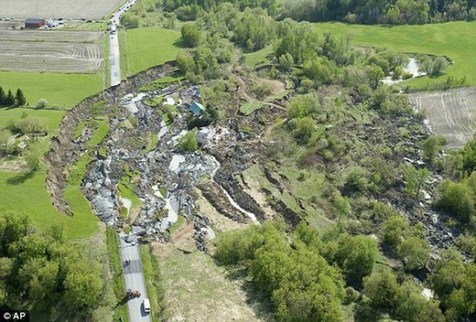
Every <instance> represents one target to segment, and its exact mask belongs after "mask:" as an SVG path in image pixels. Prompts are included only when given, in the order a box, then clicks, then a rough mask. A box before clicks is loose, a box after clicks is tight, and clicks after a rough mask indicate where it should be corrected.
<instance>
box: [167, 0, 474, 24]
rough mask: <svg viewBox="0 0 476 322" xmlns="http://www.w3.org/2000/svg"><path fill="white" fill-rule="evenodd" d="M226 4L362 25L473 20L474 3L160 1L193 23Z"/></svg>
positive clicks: (297, 17)
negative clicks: (201, 16)
mask: <svg viewBox="0 0 476 322" xmlns="http://www.w3.org/2000/svg"><path fill="white" fill-rule="evenodd" d="M225 2H229V3H230V4H231V5H232V6H233V7H235V8H238V9H239V10H244V9H245V8H246V7H249V8H263V9H265V10H266V11H267V12H268V13H269V14H270V15H271V16H273V17H274V18H276V19H278V20H280V19H284V18H287V17H288V18H292V19H294V20H298V21H303V20H305V21H329V20H341V21H346V22H349V23H364V24H375V23H384V24H423V23H428V22H432V23H438V22H445V21H455V20H476V1H474V0H425V1H415V0H381V1H375V0H352V1H343V0H285V1H278V0H255V1H250V0H234V1H224V0H205V1H198V2H197V1H193V0H185V1H183V0H180V1H179V0H163V1H162V4H163V6H164V9H165V11H167V12H174V13H175V14H176V15H177V18H178V19H180V20H196V19H197V18H198V17H199V16H200V15H202V14H203V13H204V12H211V11H213V10H214V9H215V8H216V7H218V6H220V5H222V4H223V3H225Z"/></svg>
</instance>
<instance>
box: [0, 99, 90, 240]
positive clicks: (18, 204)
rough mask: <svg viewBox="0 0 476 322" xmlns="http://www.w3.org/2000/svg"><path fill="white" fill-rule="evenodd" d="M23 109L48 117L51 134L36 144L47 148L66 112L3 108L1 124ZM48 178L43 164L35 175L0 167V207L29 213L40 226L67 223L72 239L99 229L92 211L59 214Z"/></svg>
mask: <svg viewBox="0 0 476 322" xmlns="http://www.w3.org/2000/svg"><path fill="white" fill-rule="evenodd" d="M23 112H25V113H26V114H28V116H33V117H40V118H43V119H44V120H45V122H46V128H47V131H48V136H47V137H45V138H38V139H37V142H36V143H35V145H36V146H37V148H38V149H39V150H40V152H46V150H47V149H48V144H49V138H50V137H51V136H52V135H55V134H57V132H58V126H59V123H60V121H61V118H62V117H63V115H64V113H65V112H64V111H55V110H32V109H26V108H21V109H18V108H17V109H0V128H3V127H5V126H6V125H7V124H8V123H9V121H10V120H14V119H18V118H20V116H21V114H23ZM45 179H46V171H45V169H44V166H42V169H40V170H39V171H37V172H35V173H34V174H32V175H29V174H25V173H23V172H19V171H15V170H9V171H6V170H3V171H0V191H1V193H0V211H15V212H20V213H25V214H28V215H29V216H30V217H31V218H32V220H33V224H34V225H35V226H36V227H37V228H39V229H46V228H47V227H49V226H51V225H52V224H60V225H62V226H63V227H64V230H65V234H66V237H67V238H69V239H79V238H84V237H90V236H92V235H93V234H94V233H95V232H96V231H97V219H96V217H95V216H94V215H93V214H92V213H91V212H90V211H88V212H78V213H76V214H75V216H73V217H69V216H65V215H60V214H59V213H58V212H57V211H56V210H55V208H54V207H53V206H52V204H51V200H50V196H49V194H48V193H47V192H46V191H45ZM71 206H72V207H73V208H76V207H75V205H71ZM87 209H89V206H88V208H87Z"/></svg>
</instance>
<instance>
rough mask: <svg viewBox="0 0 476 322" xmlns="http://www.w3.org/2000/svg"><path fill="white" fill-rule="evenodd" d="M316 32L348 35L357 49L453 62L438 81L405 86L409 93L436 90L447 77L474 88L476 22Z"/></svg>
mask: <svg viewBox="0 0 476 322" xmlns="http://www.w3.org/2000/svg"><path fill="white" fill-rule="evenodd" d="M315 27H316V30H318V31H319V32H330V33H333V34H335V35H340V36H344V35H350V37H351V41H352V43H353V44H354V45H357V46H371V47H378V48H388V49H392V50H395V51H399V52H409V53H421V54H432V55H439V56H447V57H449V58H450V59H452V60H453V61H454V64H453V65H452V66H450V67H449V68H448V69H447V70H446V72H445V73H444V74H443V75H441V76H439V77H427V76H425V77H419V78H415V79H411V80H408V81H406V82H405V83H404V84H406V85H408V86H410V88H411V89H412V90H424V89H432V88H435V87H436V86H437V85H438V84H439V83H440V84H441V83H442V82H444V81H446V79H447V78H448V76H453V77H454V78H456V79H461V78H463V77H466V84H467V85H472V86H475V85H476V61H475V60H474V59H473V57H475V55H476V42H475V41H473V38H474V35H475V34H476V22H465V21H458V22H448V23H442V24H427V25H412V26H410V25H404V26H391V27H387V26H365V25H348V24H343V23H316V24H315Z"/></svg>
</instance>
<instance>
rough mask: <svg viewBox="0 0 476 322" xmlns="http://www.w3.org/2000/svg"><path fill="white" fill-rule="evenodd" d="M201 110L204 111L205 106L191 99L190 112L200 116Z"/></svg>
mask: <svg viewBox="0 0 476 322" xmlns="http://www.w3.org/2000/svg"><path fill="white" fill-rule="evenodd" d="M203 111H205V107H203V105H202V104H200V103H197V102H195V101H192V104H190V112H192V113H193V114H195V116H200V115H201V114H202V112H203Z"/></svg>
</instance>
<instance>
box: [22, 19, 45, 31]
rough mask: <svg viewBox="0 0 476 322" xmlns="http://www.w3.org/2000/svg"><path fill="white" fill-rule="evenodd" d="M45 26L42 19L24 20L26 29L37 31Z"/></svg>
mask: <svg viewBox="0 0 476 322" xmlns="http://www.w3.org/2000/svg"><path fill="white" fill-rule="evenodd" d="M45 24H46V21H45V20H44V19H37V18H28V19H26V20H25V28H26V29H38V28H40V27H43V26H44V25H45Z"/></svg>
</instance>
